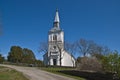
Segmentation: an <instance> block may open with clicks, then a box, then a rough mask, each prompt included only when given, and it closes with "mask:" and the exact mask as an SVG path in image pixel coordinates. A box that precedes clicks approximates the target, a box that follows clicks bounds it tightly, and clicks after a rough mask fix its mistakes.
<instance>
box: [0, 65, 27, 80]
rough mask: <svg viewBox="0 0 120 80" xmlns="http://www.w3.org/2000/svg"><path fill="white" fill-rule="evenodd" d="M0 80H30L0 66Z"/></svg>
mask: <svg viewBox="0 0 120 80" xmlns="http://www.w3.org/2000/svg"><path fill="white" fill-rule="evenodd" d="M0 80H28V79H27V78H26V77H24V76H23V74H22V73H20V72H17V71H16V70H13V69H11V68H7V67H2V66H0Z"/></svg>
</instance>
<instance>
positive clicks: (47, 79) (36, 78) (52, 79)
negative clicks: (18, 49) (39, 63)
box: [0, 64, 75, 80]
mask: <svg viewBox="0 0 120 80" xmlns="http://www.w3.org/2000/svg"><path fill="white" fill-rule="evenodd" d="M0 66H6V67H10V68H13V69H16V70H17V71H19V72H22V73H23V74H24V75H25V76H26V77H27V78H28V79H29V80H75V79H72V78H69V77H65V76H61V75H56V74H53V73H49V72H46V71H43V70H40V69H37V68H34V67H20V66H13V65H1V64H0Z"/></svg>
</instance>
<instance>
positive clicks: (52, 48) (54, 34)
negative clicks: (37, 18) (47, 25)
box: [43, 10, 75, 67]
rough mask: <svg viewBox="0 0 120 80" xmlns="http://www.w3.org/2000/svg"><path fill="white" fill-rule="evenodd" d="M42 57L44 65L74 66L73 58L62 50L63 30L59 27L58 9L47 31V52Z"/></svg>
mask: <svg viewBox="0 0 120 80" xmlns="http://www.w3.org/2000/svg"><path fill="white" fill-rule="evenodd" d="M43 58H44V64H45V65H46V66H68V67H75V58H74V57H73V56H72V55H71V54H70V53H68V52H67V51H65V50H64V32H63V30H62V29H61V28H60V20H59V14H58V10H57V11H56V15H55V20H54V22H53V27H52V29H51V30H49V32H48V52H47V53H46V54H44V56H43Z"/></svg>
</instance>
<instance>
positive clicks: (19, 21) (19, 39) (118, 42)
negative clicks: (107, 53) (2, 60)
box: [0, 0, 120, 59]
mask: <svg viewBox="0 0 120 80" xmlns="http://www.w3.org/2000/svg"><path fill="white" fill-rule="evenodd" d="M57 8H58V10H59V15H60V27H61V28H62V29H63V30H64V32H65V40H66V41H70V42H74V41H76V40H79V39H80V38H84V39H87V40H93V41H94V42H96V43H98V44H100V45H104V46H108V47H109V48H110V49H111V50H118V51H119V52H120V0H0V21H1V23H2V35H0V51H1V52H0V53H2V54H3V55H4V56H6V55H7V54H8V52H9V50H10V47H11V46H14V45H17V46H21V47H22V48H29V49H31V50H32V51H33V52H34V53H35V55H36V57H37V59H42V55H43V54H41V53H38V48H39V46H40V42H43V41H47V37H48V35H47V34H48V30H49V29H51V28H52V27H53V21H54V16H55V11H56V9H57Z"/></svg>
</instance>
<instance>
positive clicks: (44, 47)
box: [38, 42, 48, 53]
mask: <svg viewBox="0 0 120 80" xmlns="http://www.w3.org/2000/svg"><path fill="white" fill-rule="evenodd" d="M38 51H39V52H43V53H47V52H48V44H47V42H40V47H39V50H38Z"/></svg>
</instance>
